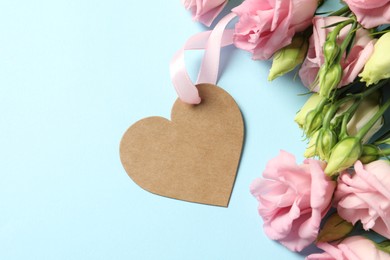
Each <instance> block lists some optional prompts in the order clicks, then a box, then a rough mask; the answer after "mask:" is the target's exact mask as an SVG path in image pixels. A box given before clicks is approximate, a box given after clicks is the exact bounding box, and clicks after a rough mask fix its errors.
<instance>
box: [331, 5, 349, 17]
mask: <svg viewBox="0 0 390 260" xmlns="http://www.w3.org/2000/svg"><path fill="white" fill-rule="evenodd" d="M349 11H350V10H349V7H348V6H347V5H346V6H344V7H342V8H341V9H339V10H337V11H335V12H333V13H330V14H329V16H341V15H343V14H346V13H347V12H349Z"/></svg>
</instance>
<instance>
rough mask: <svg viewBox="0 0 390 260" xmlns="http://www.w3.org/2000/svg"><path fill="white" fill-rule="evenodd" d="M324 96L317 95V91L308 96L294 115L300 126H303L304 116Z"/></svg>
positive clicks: (314, 107)
mask: <svg viewBox="0 0 390 260" xmlns="http://www.w3.org/2000/svg"><path fill="white" fill-rule="evenodd" d="M323 99H324V98H323V97H321V96H320V95H318V94H317V93H314V94H313V95H311V96H310V97H309V99H308V100H307V101H306V103H305V104H304V105H303V107H302V108H301V110H299V111H298V113H297V115H296V116H295V118H294V120H295V122H296V123H297V124H298V125H299V127H300V128H303V126H304V125H305V122H306V116H307V114H308V113H309V112H310V111H311V110H314V109H316V107H317V105H318V104H319V103H320V102H321V101H322V100H323Z"/></svg>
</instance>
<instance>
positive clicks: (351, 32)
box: [337, 20, 358, 63]
mask: <svg viewBox="0 0 390 260" xmlns="http://www.w3.org/2000/svg"><path fill="white" fill-rule="evenodd" d="M351 21H353V22H352V26H351V29H350V30H349V32H348V34H347V37H345V39H344V40H343V43H342V44H341V46H340V54H339V56H338V61H337V62H339V63H340V61H341V58H342V56H343V53H344V52H345V50H346V49H347V47H348V45H349V44H350V43H351V41H352V40H353V38H354V37H355V34H356V28H357V25H358V23H357V21H356V20H351Z"/></svg>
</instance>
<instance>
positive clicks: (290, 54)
mask: <svg viewBox="0 0 390 260" xmlns="http://www.w3.org/2000/svg"><path fill="white" fill-rule="evenodd" d="M308 46H309V44H308V42H307V39H306V38H305V37H303V36H301V35H296V36H294V38H293V39H292V42H291V44H290V45H288V46H286V47H284V48H282V49H280V50H279V51H277V52H276V53H275V55H274V59H273V61H272V67H271V70H270V72H269V75H268V80H269V81H272V80H274V79H276V78H277V77H280V76H282V75H284V74H286V73H287V72H290V71H292V70H293V69H294V68H295V67H296V66H297V65H299V64H301V63H302V62H303V60H304V59H305V56H306V52H307V48H308Z"/></svg>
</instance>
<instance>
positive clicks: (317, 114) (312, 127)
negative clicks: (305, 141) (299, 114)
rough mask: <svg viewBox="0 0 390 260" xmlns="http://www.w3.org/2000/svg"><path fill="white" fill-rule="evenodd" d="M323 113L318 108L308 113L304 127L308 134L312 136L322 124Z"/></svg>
mask: <svg viewBox="0 0 390 260" xmlns="http://www.w3.org/2000/svg"><path fill="white" fill-rule="evenodd" d="M322 119H323V116H322V113H321V111H318V110H317V109H315V110H312V111H310V112H309V113H307V115H306V119H305V125H304V127H303V129H304V131H305V134H306V136H309V137H310V136H311V135H312V134H313V133H314V132H315V131H316V130H318V129H319V128H320V127H321V125H322Z"/></svg>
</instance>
